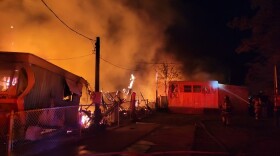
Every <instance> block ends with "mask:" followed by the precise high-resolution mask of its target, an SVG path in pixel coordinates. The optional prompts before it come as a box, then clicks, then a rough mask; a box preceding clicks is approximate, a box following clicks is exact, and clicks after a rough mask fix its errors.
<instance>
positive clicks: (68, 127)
mask: <svg viewBox="0 0 280 156" xmlns="http://www.w3.org/2000/svg"><path fill="white" fill-rule="evenodd" d="M126 105H128V103H127V104H126ZM94 107H95V106H94V105H80V106H69V107H56V108H47V109H36V110H29V111H21V112H11V113H1V114H0V115H1V116H0V117H1V121H5V122H3V123H5V124H3V125H4V126H3V125H1V131H0V143H1V146H0V147H1V148H0V153H7V155H10V154H11V151H14V150H17V149H19V148H23V147H25V145H29V144H32V143H36V141H38V140H43V141H47V142H48V144H56V141H57V140H58V139H59V138H61V137H63V136H69V135H72V136H73V135H77V136H78V137H79V136H80V135H81V132H82V130H83V128H88V126H89V125H90V124H91V123H92V122H93V118H94V117H93V115H94V114H93V112H94ZM139 108H140V107H139ZM110 109H112V110H111V111H109V110H110ZM102 114H103V119H104V121H105V122H106V123H105V124H106V125H107V126H113V127H114V126H119V122H120V120H121V121H125V120H130V119H131V117H130V112H129V108H125V104H124V105H123V107H120V105H119V104H118V105H116V106H113V105H108V106H107V108H102ZM137 114H138V115H139V117H143V116H146V115H147V113H146V110H144V109H139V110H138V109H137ZM84 115H85V116H87V121H86V122H87V123H86V124H88V126H85V125H84V124H85V123H82V122H81V121H82V119H83V117H84ZM83 126H85V127H83ZM69 133H70V134H69Z"/></svg>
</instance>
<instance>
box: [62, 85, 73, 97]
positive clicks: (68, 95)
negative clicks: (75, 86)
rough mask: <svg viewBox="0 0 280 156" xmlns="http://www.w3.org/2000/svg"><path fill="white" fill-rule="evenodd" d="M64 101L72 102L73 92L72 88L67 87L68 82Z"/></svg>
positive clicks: (65, 87) (65, 86)
mask: <svg viewBox="0 0 280 156" xmlns="http://www.w3.org/2000/svg"><path fill="white" fill-rule="evenodd" d="M63 101H72V92H71V91H70V88H69V86H68V85H67V83H66V81H64V95H63Z"/></svg>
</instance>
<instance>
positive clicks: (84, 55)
mask: <svg viewBox="0 0 280 156" xmlns="http://www.w3.org/2000/svg"><path fill="white" fill-rule="evenodd" d="M89 55H92V53H90V54H87V55H82V56H76V57H69V58H61V59H46V60H58V61H61V60H71V59H78V58H82V57H87V56H89Z"/></svg>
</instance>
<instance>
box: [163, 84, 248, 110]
mask: <svg viewBox="0 0 280 156" xmlns="http://www.w3.org/2000/svg"><path fill="white" fill-rule="evenodd" d="M225 95H228V96H229V97H230V98H231V101H232V103H233V104H234V105H235V109H236V110H237V111H245V110H246V108H247V98H248V91H247V88H246V87H242V86H233V85H224V84H219V83H218V81H204V82H199V81H171V82H170V83H169V90H168V108H169V109H170V110H171V111H173V112H180V113H201V112H204V111H205V110H215V109H218V108H219V106H220V104H221V103H222V102H223V99H224V96H225Z"/></svg>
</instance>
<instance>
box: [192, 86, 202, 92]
mask: <svg viewBox="0 0 280 156" xmlns="http://www.w3.org/2000/svg"><path fill="white" fill-rule="evenodd" d="M193 92H194V93H200V92H201V86H200V85H194V86H193Z"/></svg>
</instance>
